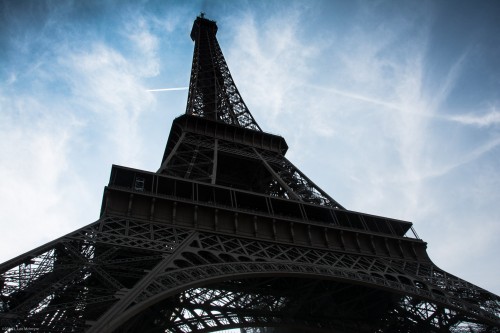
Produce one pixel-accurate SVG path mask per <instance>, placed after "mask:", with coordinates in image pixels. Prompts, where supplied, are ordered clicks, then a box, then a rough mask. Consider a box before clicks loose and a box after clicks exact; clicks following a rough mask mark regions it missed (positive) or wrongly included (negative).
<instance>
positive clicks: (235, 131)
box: [0, 15, 500, 333]
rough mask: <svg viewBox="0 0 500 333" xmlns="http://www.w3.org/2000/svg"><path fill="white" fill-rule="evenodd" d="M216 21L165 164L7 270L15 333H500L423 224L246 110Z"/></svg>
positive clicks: (108, 195) (496, 310)
mask: <svg viewBox="0 0 500 333" xmlns="http://www.w3.org/2000/svg"><path fill="white" fill-rule="evenodd" d="M216 33H217V25H216V23H215V22H214V21H211V20H208V19H206V18H204V16H203V15H200V16H199V17H197V18H196V20H195V21H194V25H193V29H192V31H191V38H192V39H193V41H194V42H195V44H194V55H193V63H192V70H191V80H190V86H189V95H188V101H187V108H186V113H185V114H184V115H182V116H180V117H178V118H176V119H175V120H174V121H173V124H172V128H171V131H170V135H169V137H168V141H167V145H166V148H165V153H164V155H163V159H162V162H161V166H160V168H159V170H158V171H157V172H149V171H143V170H137V169H131V168H127V167H123V166H117V165H113V167H112V169H111V177H110V180H109V184H108V186H106V188H105V190H104V195H103V201H102V208H101V214H100V218H99V220H98V221H96V222H94V223H92V224H90V225H87V226H85V227H83V228H81V229H79V230H76V231H74V232H72V233H70V234H68V235H66V236H63V237H61V238H59V239H56V240H54V241H52V242H50V243H47V244H45V245H43V246H40V247H38V248H36V249H34V250H32V251H30V252H28V253H25V254H23V255H21V256H19V257H17V258H14V259H12V260H10V261H7V262H5V263H3V264H2V265H0V274H1V280H0V286H1V293H0V294H1V303H0V322H1V327H2V331H5V332H18V331H23V332H28V331H29V332H35V331H36V332H215V331H220V330H226V329H238V328H239V329H240V330H241V331H242V332H275V333H279V332H292V333H298V332H339V333H343V332H499V331H500V317H499V314H500V298H499V297H498V296H496V295H494V294H492V293H490V292H488V291H486V290H484V289H481V288H479V287H477V286H475V285H473V284H471V283H469V282H466V281H464V280H462V279H460V278H458V277H456V276H453V275H451V274H449V273H447V272H445V271H443V270H441V269H439V268H438V267H437V266H436V265H434V264H433V263H432V261H431V259H430V258H429V256H428V255H427V253H426V243H425V242H424V241H423V240H421V239H419V237H418V236H417V234H416V233H415V231H414V229H413V227H412V224H411V223H410V222H406V221H400V220H396V219H391V218H386V217H379V216H374V215H369V214H364V213H359V212H354V211H350V210H347V209H346V208H344V207H343V206H341V205H340V204H339V203H338V202H336V201H335V200H334V199H333V198H331V197H330V196H329V195H328V194H327V193H325V192H324V191H323V190H321V188H319V187H318V186H317V185H316V184H315V183H313V181H311V180H310V179H309V178H308V177H307V176H306V175H304V174H303V173H302V172H301V171H300V170H299V169H298V168H297V167H296V166H294V165H293V164H292V163H291V162H290V161H289V160H288V159H287V158H286V157H285V154H286V152H287V148H288V146H287V144H286V141H285V139H284V138H282V137H280V136H277V135H273V134H269V133H266V132H264V131H262V129H261V127H260V126H259V125H258V124H257V122H256V121H255V119H254V118H253V116H252V114H251V113H250V111H249V110H248V108H247V106H246V105H245V103H244V102H243V99H242V98H241V96H240V94H239V92H238V89H237V88H236V85H235V84H234V81H233V79H232V77H231V74H230V72H229V69H228V66H227V64H226V61H225V60H224V56H223V54H222V51H221V49H220V47H219V44H218V42H217V39H216Z"/></svg>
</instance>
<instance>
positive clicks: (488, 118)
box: [448, 108, 500, 127]
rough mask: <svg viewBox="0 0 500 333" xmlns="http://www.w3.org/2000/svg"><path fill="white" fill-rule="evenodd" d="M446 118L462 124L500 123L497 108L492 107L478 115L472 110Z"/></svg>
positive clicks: (483, 125) (483, 124) (491, 124)
mask: <svg viewBox="0 0 500 333" xmlns="http://www.w3.org/2000/svg"><path fill="white" fill-rule="evenodd" d="M448 119H449V120H451V121H455V122H457V123H460V124H464V125H474V126H479V127H488V126H493V125H498V124H500V112H499V111H498V110H497V109H495V108H493V110H491V111H489V112H487V113H483V114H480V115H477V112H474V113H469V114H462V115H456V116H449V117H448Z"/></svg>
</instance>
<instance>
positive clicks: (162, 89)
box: [146, 87, 189, 91]
mask: <svg viewBox="0 0 500 333" xmlns="http://www.w3.org/2000/svg"><path fill="white" fill-rule="evenodd" d="M187 89H189V87H179V88H161V89H148V90H146V91H173V90H187Z"/></svg>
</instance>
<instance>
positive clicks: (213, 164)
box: [212, 139, 219, 184]
mask: <svg viewBox="0 0 500 333" xmlns="http://www.w3.org/2000/svg"><path fill="white" fill-rule="evenodd" d="M218 149H219V139H215V142H214V157H213V162H212V184H215V182H216V180H217V179H216V178H217V155H218Z"/></svg>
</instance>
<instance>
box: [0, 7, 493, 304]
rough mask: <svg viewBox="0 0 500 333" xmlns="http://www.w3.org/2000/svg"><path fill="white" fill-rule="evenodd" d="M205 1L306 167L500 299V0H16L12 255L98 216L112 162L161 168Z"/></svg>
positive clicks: (2, 99)
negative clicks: (406, 224) (404, 227)
mask: <svg viewBox="0 0 500 333" xmlns="http://www.w3.org/2000/svg"><path fill="white" fill-rule="evenodd" d="M201 11H203V12H205V13H206V17H207V18H210V19H213V20H216V21H217V24H218V27H219V31H218V34H217V38H218V41H219V43H220V45H221V48H222V52H223V53H224V56H225V58H226V61H227V63H228V65H229V69H230V71H231V74H232V76H233V79H234V80H235V82H236V85H237V87H238V89H239V91H240V93H241V95H242V97H243V99H244V101H245V103H246V104H247V106H248V107H249V109H250V111H251V113H252V114H253V116H254V118H255V119H256V121H257V123H258V124H259V125H260V127H261V128H262V129H263V130H264V131H266V132H270V133H273V134H279V135H281V136H283V137H284V138H285V139H286V140H287V142H288V145H289V147H290V148H289V151H288V154H287V157H288V159H289V160H291V161H292V163H294V164H295V165H296V166H297V167H298V168H299V169H300V170H301V171H302V172H304V173H305V174H306V175H307V176H308V177H309V178H310V179H312V180H313V181H314V182H315V183H316V184H318V185H319V186H320V187H321V188H322V189H323V190H325V191H326V192H327V193H329V194H330V196H332V197H333V198H334V199H335V200H336V201H338V202H339V203H340V204H341V205H343V206H344V207H346V208H347V209H350V210H354V211H360V212H365V213H370V214H374V215H381V216H387V217H391V218H396V219H402V220H406V221H411V222H413V223H414V228H415V230H416V231H417V233H418V235H419V236H420V238H422V239H423V240H424V241H426V242H427V243H428V248H427V249H428V253H429V255H430V257H431V259H432V260H433V262H434V263H435V264H436V265H437V266H439V267H440V268H442V269H444V270H446V271H448V272H449V273H451V274H454V275H457V276H459V277H461V278H463V279H465V280H467V281H470V282H472V283H474V284H476V285H478V286H480V287H483V288H485V289H487V290H489V291H491V292H494V293H495V294H497V295H499V294H500V262H499V256H500V190H499V189H500V23H499V22H500V2H498V1H493V0H492V1H488V0H483V1H477V2H473V1H459V0H444V1H425V0H423V1H421V0H415V1H347V0H346V1H335V0H332V1H328V0H325V1H319V0H308V1H294V0H286V1H285V0H283V1H277V0H276V1H261V0H253V1H250V0H248V1H244V0H236V1H222V0H221V1H163V0H162V1H160V0H151V1H146V0H143V1H118V0H115V1H111V0H110V1H106V0H104V1H100V0H99V1H98V0H87V1H63V0H59V1H57V0H54V1H47V0H38V1H34V0H32V1H26V0H0V175H1V186H0V230H1V232H0V262H4V261H6V260H8V259H11V258H13V257H15V256H18V255H20V254H22V253H24V252H26V251H29V250H31V249H33V248H35V247H37V246H40V245H42V244H44V243H46V242H49V241H51V240H53V239H55V238H57V237H60V236H63V235H64V234H67V233H69V232H71V231H73V230H76V229H77V228H81V227H83V226H85V225H87V224H89V223H91V222H94V221H96V220H97V219H98V218H99V211H100V205H101V200H102V193H103V189H104V186H105V185H106V184H107V182H108V180H109V173H110V170H111V165H112V164H118V165H124V166H128V167H133V168H139V169H143V170H148V171H156V170H157V169H158V168H159V166H160V162H161V158H162V155H163V150H164V148H165V144H166V141H167V137H168V133H169V131H170V126H171V123H172V120H173V119H174V118H175V117H177V116H179V115H181V114H183V113H184V112H185V108H186V101H187V90H186V87H187V86H188V85H189V77H190V70H191V61H192V53H193V42H192V41H191V39H190V37H189V33H190V31H191V26H192V23H193V20H194V19H195V18H196V16H197V15H198V14H199V13H200V12H201ZM168 88H176V89H173V90H163V89H168Z"/></svg>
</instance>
